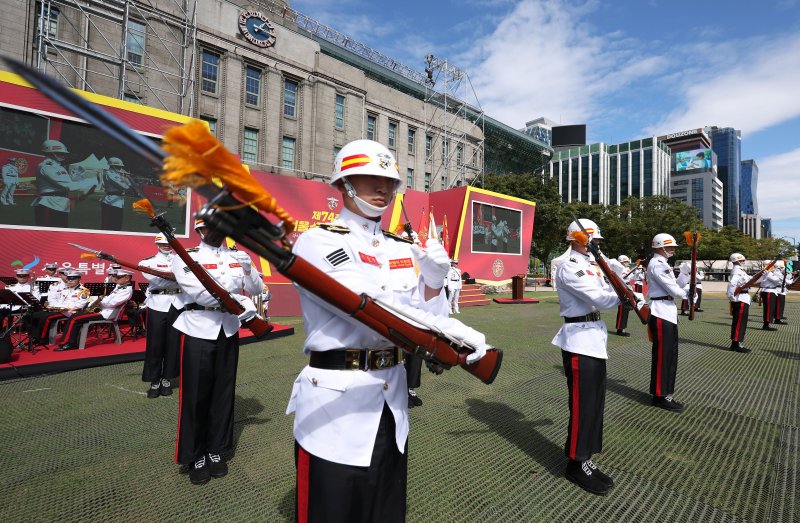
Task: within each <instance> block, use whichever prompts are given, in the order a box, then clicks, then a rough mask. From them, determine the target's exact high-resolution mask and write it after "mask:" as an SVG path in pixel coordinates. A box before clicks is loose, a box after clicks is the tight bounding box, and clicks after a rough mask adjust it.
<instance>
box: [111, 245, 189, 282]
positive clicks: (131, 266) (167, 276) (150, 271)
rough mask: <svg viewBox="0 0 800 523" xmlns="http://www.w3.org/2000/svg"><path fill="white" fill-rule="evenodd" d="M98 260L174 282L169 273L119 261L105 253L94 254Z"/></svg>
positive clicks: (172, 275) (173, 277)
mask: <svg viewBox="0 0 800 523" xmlns="http://www.w3.org/2000/svg"><path fill="white" fill-rule="evenodd" d="M96 256H97V257H98V258H102V259H104V260H108V261H112V262H114V263H118V264H120V265H122V266H123V267H127V268H129V269H133V270H135V271H139V272H146V273H147V274H152V275H153V276H158V277H159V278H164V279H167V280H173V281H174V280H175V275H174V274H172V273H171V272H165V271H159V270H158V269H151V268H150V267H142V266H141V265H139V264H138V263H133V262H129V261H125V260H120V259H119V258H116V257H114V256H113V255H111V254H108V253H107V252H98V253H97V254H96Z"/></svg>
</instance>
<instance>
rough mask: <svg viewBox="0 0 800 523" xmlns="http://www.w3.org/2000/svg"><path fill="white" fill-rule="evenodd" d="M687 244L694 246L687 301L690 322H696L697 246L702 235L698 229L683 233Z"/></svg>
mask: <svg viewBox="0 0 800 523" xmlns="http://www.w3.org/2000/svg"><path fill="white" fill-rule="evenodd" d="M683 237H684V238H685V239H686V243H687V244H688V245H691V246H692V264H691V269H690V270H691V271H692V273H691V274H690V275H689V295H688V296H687V301H688V303H689V320H694V293H695V292H697V244H698V243H700V233H699V232H697V229H695V230H694V233H692V232H691V231H686V232H684V233H683Z"/></svg>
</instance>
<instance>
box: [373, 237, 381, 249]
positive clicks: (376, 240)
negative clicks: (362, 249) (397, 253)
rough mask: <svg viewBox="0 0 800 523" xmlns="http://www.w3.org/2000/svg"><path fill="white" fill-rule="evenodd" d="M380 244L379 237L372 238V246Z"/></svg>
mask: <svg viewBox="0 0 800 523" xmlns="http://www.w3.org/2000/svg"><path fill="white" fill-rule="evenodd" d="M380 244H381V242H380V241H379V240H378V239H377V238H375V239H374V240H372V246H373V247H378V246H379V245H380Z"/></svg>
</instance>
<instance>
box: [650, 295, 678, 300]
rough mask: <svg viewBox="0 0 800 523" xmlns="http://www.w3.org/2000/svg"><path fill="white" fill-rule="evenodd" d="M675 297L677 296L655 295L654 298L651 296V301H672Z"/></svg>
mask: <svg viewBox="0 0 800 523" xmlns="http://www.w3.org/2000/svg"><path fill="white" fill-rule="evenodd" d="M674 299H675V298H673V297H672V296H655V297H653V298H650V301H658V300H666V301H672V300H674Z"/></svg>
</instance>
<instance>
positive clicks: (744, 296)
mask: <svg viewBox="0 0 800 523" xmlns="http://www.w3.org/2000/svg"><path fill="white" fill-rule="evenodd" d="M748 280H750V276H748V275H747V273H746V272H744V269H742V267H741V266H740V265H734V266H733V269H732V270H731V276H730V278H729V279H728V290H727V293H726V294H727V295H728V301H733V302H736V301H740V302H742V303H747V304H749V303H750V290H749V289H747V290H744V291H742V292H740V293H739V294H737V295H734V292H736V287H738V286H740V285H744V284H745V283H747V282H748Z"/></svg>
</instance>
